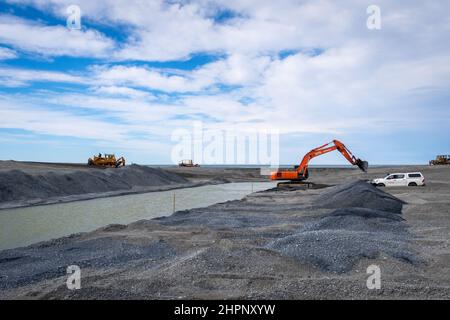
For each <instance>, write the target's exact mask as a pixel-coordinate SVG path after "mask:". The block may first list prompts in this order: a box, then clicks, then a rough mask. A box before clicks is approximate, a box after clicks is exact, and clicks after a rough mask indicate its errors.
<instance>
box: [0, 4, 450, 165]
mask: <svg viewBox="0 0 450 320" xmlns="http://www.w3.org/2000/svg"><path fill="white" fill-rule="evenodd" d="M71 5H75V6H76V7H77V8H79V9H80V10H81V15H80V29H74V28H73V26H74V24H71V25H70V26H69V27H70V28H69V27H68V25H67V22H68V19H69V21H72V22H73V21H74V20H73V18H74V16H73V13H74V11H72V10H70V9H69V7H70V6H71ZM371 5H376V6H377V8H379V13H380V14H379V22H380V24H379V28H375V29H374V28H369V27H368V22H367V21H368V19H370V18H371V17H372V14H373V12H370V11H369V12H368V11H367V9H368V7H369V6H371ZM449 12H450V2H449V1H446V0H443V1H415V0H411V1H384V0H380V1H376V2H375V1H374V0H371V1H364V0H342V1H331V0H330V1H324V0H318V1H302V0H281V1H270V0H213V1H206V0H193V1H173V0H172V1H162V0H149V1H140V0H115V1H112V0H111V1H105V0H96V1H92V0H70V1H66V0H45V1H44V0H20V1H19V0H6V1H5V0H2V1H0V159H3V160H8V159H14V160H28V161H51V162H53V161H55V162H85V161H87V158H88V157H90V156H92V155H93V154H98V153H99V152H102V153H115V154H116V155H124V156H125V157H126V158H127V161H128V163H131V162H134V163H142V164H169V163H172V162H173V161H174V160H173V149H174V146H175V145H176V144H177V141H174V139H173V134H174V132H177V130H180V129H183V130H192V128H193V124H194V123H199V122H200V123H201V124H202V126H203V127H204V128H205V130H216V131H221V130H222V131H223V130H231V129H233V128H238V129H237V131H238V132H247V131H248V132H257V133H261V132H267V131H270V132H277V133H278V134H279V135H278V137H279V148H278V149H279V162H280V163H281V164H296V163H298V162H299V161H300V159H301V157H302V156H303V154H305V153H306V152H307V151H309V150H310V149H312V148H315V147H317V146H320V145H322V144H324V143H326V142H329V141H331V140H333V139H339V140H341V141H342V142H344V143H345V144H346V145H347V146H348V147H349V149H350V150H352V151H353V153H354V154H355V155H356V156H358V157H360V158H363V159H364V160H368V161H369V163H372V164H421V163H428V161H429V160H430V159H433V158H435V156H436V155H437V154H450V139H449V137H450V126H449V123H450V90H449V89H450V15H449V14H448V13H449ZM370 21H371V20H370ZM75 26H76V24H75ZM205 144H207V143H206V142H205ZM196 160H198V159H194V161H196ZM313 161H314V162H312V164H345V163H346V162H345V159H344V158H343V157H342V156H341V155H339V154H336V153H330V154H327V155H324V156H322V157H319V158H316V159H314V160H313ZM196 162H202V161H196ZM216 164H218V163H216Z"/></svg>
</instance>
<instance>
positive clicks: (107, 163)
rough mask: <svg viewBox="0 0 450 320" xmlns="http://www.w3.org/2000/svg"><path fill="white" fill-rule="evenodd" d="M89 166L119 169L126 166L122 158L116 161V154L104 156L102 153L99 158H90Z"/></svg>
mask: <svg viewBox="0 0 450 320" xmlns="http://www.w3.org/2000/svg"><path fill="white" fill-rule="evenodd" d="M88 165H89V166H93V167H115V168H118V167H120V166H125V158H124V157H120V158H119V159H116V156H115V155H114V154H105V155H104V156H102V154H101V153H99V154H98V156H94V157H93V158H89V160H88Z"/></svg>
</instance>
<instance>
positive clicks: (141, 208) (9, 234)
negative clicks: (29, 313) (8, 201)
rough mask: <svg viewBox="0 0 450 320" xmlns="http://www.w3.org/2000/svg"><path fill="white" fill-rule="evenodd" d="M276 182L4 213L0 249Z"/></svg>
mask: <svg viewBox="0 0 450 320" xmlns="http://www.w3.org/2000/svg"><path fill="white" fill-rule="evenodd" d="M274 186H275V183H272V182H254V183H250V182H242V183H228V184H221V185H211V186H202V187H196V188H185V189H177V190H172V191H162V192H150V193H143V194H134V195H126V196H119V197H111V198H100V199H93V200H86V201H77V202H70V203H61V204H52V205H45V206H37V207H28V208H17V209H8V210H1V211H0V250H2V249H10V248H16V247H22V246H26V245H29V244H32V243H36V242H40V241H45V240H50V239H54V238H59V237H63V236H67V235H70V234H73V233H77V232H85V231H91V230H95V229H97V228H99V227H103V226H106V225H108V224H111V223H120V224H128V223H131V222H134V221H137V220H141V219H152V218H156V217H161V216H167V215H170V214H172V213H173V205H174V195H175V210H176V211H177V210H185V209H192V208H198V207H206V206H209V205H212V204H215V203H218V202H224V201H228V200H236V199H241V198H243V197H244V196H246V195H248V194H249V193H251V192H252V191H254V192H256V191H261V190H265V189H269V188H271V187H274Z"/></svg>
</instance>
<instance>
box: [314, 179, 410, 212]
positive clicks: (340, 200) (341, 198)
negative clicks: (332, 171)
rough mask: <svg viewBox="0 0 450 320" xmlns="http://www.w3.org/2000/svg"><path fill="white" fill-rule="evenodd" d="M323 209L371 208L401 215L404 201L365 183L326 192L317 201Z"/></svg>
mask: <svg viewBox="0 0 450 320" xmlns="http://www.w3.org/2000/svg"><path fill="white" fill-rule="evenodd" d="M315 204H316V206H318V207H322V208H332V209H335V208H353V207H359V208H369V209H375V210H380V211H388V212H392V213H401V212H402V206H403V201H402V200H400V199H397V198H396V197H394V196H392V195H390V194H388V193H386V192H384V191H381V190H379V189H377V188H376V187H375V186H373V185H371V184H369V183H367V182H365V181H360V180H359V181H356V182H351V183H346V184H343V185H339V186H336V187H333V188H330V190H329V191H326V192H324V193H323V194H322V195H321V196H320V197H318V198H317V199H316V201H315Z"/></svg>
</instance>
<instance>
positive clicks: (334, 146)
mask: <svg viewBox="0 0 450 320" xmlns="http://www.w3.org/2000/svg"><path fill="white" fill-rule="evenodd" d="M334 150H337V151H339V152H340V153H342V155H343V156H344V157H345V158H346V159H347V160H348V161H349V162H350V163H351V164H352V165H355V166H358V167H359V168H360V169H361V170H362V171H364V172H366V171H367V168H368V167H369V163H368V162H367V161H363V160H361V159H358V158H356V157H355V156H354V155H353V154H352V153H351V152H350V150H349V149H347V147H346V146H345V145H344V144H343V143H342V142H340V141H339V140H333V141H332V142H329V143H326V144H324V145H323V146H320V147H317V148H315V149H312V150H311V151H310V152H308V153H307V154H305V156H304V157H303V159H302V162H301V163H300V165H299V166H296V167H295V168H294V169H282V170H278V171H275V172H272V173H271V175H270V180H290V183H301V181H303V180H306V179H308V176H309V173H308V163H309V161H310V160H311V159H312V158H315V157H317V156H320V155H322V154H325V153H328V152H331V151H334Z"/></svg>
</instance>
